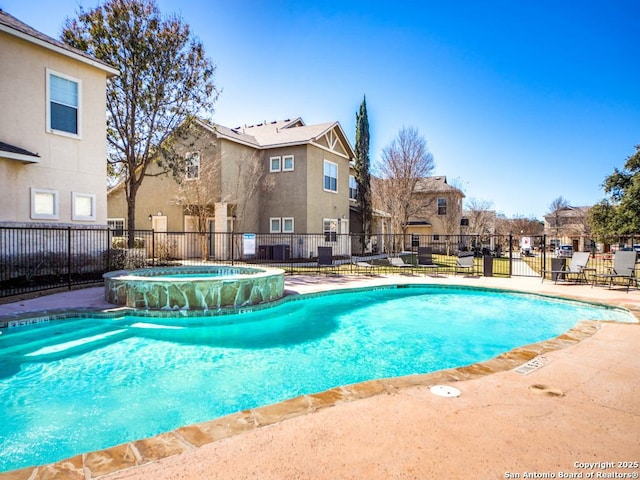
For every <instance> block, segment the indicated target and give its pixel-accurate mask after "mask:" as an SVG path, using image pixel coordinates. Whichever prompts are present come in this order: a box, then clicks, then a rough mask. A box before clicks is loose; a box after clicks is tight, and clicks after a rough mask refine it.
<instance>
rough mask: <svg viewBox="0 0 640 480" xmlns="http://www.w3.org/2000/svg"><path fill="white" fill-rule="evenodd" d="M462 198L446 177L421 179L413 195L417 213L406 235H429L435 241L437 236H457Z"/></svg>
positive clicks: (460, 192) (462, 195) (460, 193)
mask: <svg viewBox="0 0 640 480" xmlns="http://www.w3.org/2000/svg"><path fill="white" fill-rule="evenodd" d="M463 198H464V193H462V191H461V190H460V189H458V188H456V187H454V186H452V185H449V184H448V183H447V177H445V176H437V177H426V178H421V179H420V180H418V183H417V184H416V187H415V189H414V192H413V201H415V202H416V205H417V206H418V207H417V208H416V210H417V213H416V214H415V215H413V216H412V217H411V218H410V219H409V224H408V225H407V230H406V233H407V234H408V235H411V234H419V235H429V236H431V237H432V238H431V240H434V241H437V240H438V239H439V238H438V237H439V236H440V235H460V233H461V232H460V220H461V219H462V199H463Z"/></svg>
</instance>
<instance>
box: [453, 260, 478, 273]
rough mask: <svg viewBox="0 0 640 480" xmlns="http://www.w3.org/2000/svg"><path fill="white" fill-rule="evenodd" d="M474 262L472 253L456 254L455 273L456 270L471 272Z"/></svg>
mask: <svg viewBox="0 0 640 480" xmlns="http://www.w3.org/2000/svg"><path fill="white" fill-rule="evenodd" d="M474 268H475V264H474V262H473V255H465V256H458V263H456V272H455V273H456V274H457V273H458V272H473V270H474Z"/></svg>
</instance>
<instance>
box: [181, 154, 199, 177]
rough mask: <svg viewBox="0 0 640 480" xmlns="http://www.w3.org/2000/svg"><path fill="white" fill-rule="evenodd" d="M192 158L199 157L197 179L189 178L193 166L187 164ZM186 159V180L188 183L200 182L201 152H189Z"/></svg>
mask: <svg viewBox="0 0 640 480" xmlns="http://www.w3.org/2000/svg"><path fill="white" fill-rule="evenodd" d="M191 157H197V158H198V174H197V175H196V176H195V177H190V176H189V167H190V166H191V165H190V164H187V163H186V162H187V161H189V160H190V159H191ZM184 158H185V166H184V169H185V172H184V178H185V180H187V181H188V182H191V181H193V180H199V179H200V152H187V153H186V154H185V156H184Z"/></svg>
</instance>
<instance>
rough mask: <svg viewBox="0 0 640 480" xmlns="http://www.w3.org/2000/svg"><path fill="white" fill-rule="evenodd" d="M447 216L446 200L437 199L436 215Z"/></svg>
mask: <svg viewBox="0 0 640 480" xmlns="http://www.w3.org/2000/svg"><path fill="white" fill-rule="evenodd" d="M446 214H447V199H446V198H439V199H438V215H446Z"/></svg>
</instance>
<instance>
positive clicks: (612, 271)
mask: <svg viewBox="0 0 640 480" xmlns="http://www.w3.org/2000/svg"><path fill="white" fill-rule="evenodd" d="M636 256H637V253H636V252H635V251H629V252H627V251H622V250H619V251H617V252H616V253H615V254H614V256H613V267H609V272H608V273H596V274H595V275H594V276H593V283H592V284H591V287H592V288H593V286H594V285H595V284H596V281H597V280H598V279H599V278H602V279H604V280H609V288H611V286H612V285H613V280H614V279H616V278H622V279H623V280H627V292H628V291H629V287H631V282H636V286H637V280H636Z"/></svg>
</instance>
